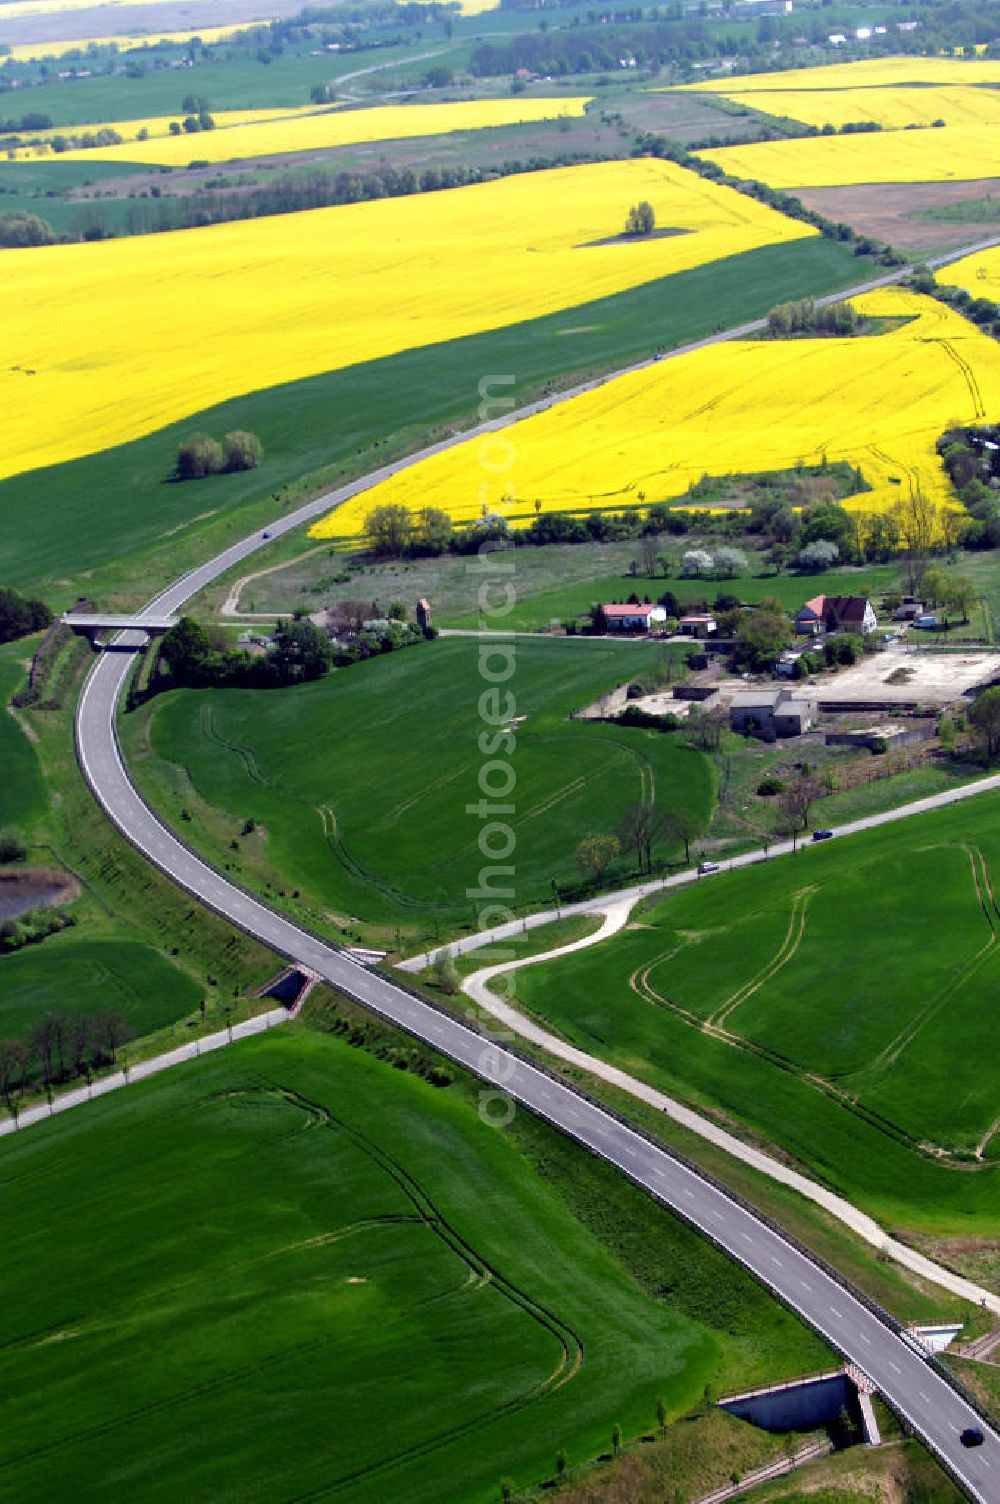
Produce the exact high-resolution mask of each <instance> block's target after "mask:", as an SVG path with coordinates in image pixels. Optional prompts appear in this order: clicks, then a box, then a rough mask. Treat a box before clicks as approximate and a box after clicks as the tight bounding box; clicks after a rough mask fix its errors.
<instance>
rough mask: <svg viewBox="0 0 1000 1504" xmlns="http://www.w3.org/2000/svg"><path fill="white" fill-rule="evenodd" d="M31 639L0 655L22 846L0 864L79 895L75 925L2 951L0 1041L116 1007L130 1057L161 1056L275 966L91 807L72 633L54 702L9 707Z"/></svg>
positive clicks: (218, 1018) (3, 817) (5, 785)
mask: <svg viewBox="0 0 1000 1504" xmlns="http://www.w3.org/2000/svg"><path fill="white" fill-rule="evenodd" d="M35 643H36V639H31V640H28V641H26V642H20V643H11V644H9V645H7V646H6V647H4V648H2V649H0V705H2V707H3V708H2V709H0V766H2V768H3V781H2V784H0V828H14V829H17V830H18V831H19V832H20V833H21V834H22V836H23V839H24V841H25V844H26V846H27V856H26V858H25V861H24V862H23V863H19V864H17V865H16V866H14V867H12V868H10V869H7V870H12V871H17V870H19V869H20V868H22V867H25V868H29V869H33V870H53V871H56V872H60V873H66V874H69V875H70V876H71V877H72V878H74V879H75V880H76V882H77V883H78V884H79V895H78V896H77V897H76V898H75V899H73V900H72V902H70V903H69V905H68V912H69V913H70V914H71V915H72V916H73V918H74V919H75V921H76V923H75V925H74V926H73V927H72V928H69V929H66V930H63V931H62V932H61V933H59V934H58V935H54V936H50V937H49V938H48V939H46V940H44V941H43V942H42V943H41V944H35V945H29V946H25V947H23V948H22V949H20V950H16V951H14V952H12V953H11V954H8V955H2V956H0V1037H2V1038H5V1039H9V1038H14V1037H17V1036H20V1035H22V1034H24V1033H26V1032H27V1031H28V1030H29V1029H30V1027H31V1025H32V1024H33V1023H34V1022H37V1020H38V1019H39V1018H40V1017H41V1016H42V1015H43V1014H44V1013H45V1012H47V1011H56V1010H58V1011H60V1012H65V1013H84V1014H89V1015H94V1014H97V1013H100V1012H103V1011H104V1010H107V1009H111V1008H118V1009H120V1010H121V1012H122V1013H123V1015H124V1017H125V1020H126V1023H127V1025H128V1027H129V1029H130V1031H131V1033H132V1035H133V1037H134V1043H133V1044H132V1045H130V1047H129V1053H130V1054H131V1055H132V1056H133V1057H135V1056H136V1055H139V1054H147V1053H150V1052H152V1051H153V1050H154V1049H158V1048H168V1047H169V1045H170V1044H171V1043H177V1042H179V1041H180V1039H182V1038H190V1037H192V1035H193V1034H194V1033H196V1032H199V1031H200V1030H202V1029H203V1028H205V1029H208V1028H218V1027H219V1026H220V1023H221V1022H222V1020H223V1019H224V1018H225V1017H226V1016H227V1010H228V1009H236V1010H240V1009H241V1008H245V1007H246V1004H245V1003H241V1001H240V1000H241V999H242V998H244V995H245V993H246V991H247V989H248V988H251V987H253V986H255V985H259V984H260V983H262V982H264V981H265V980H266V979H267V978H268V977H269V976H271V975H273V974H274V972H275V971H276V970H277V969H278V966H279V962H278V961H277V960H276V958H275V957H273V956H271V955H270V954H269V952H267V951H265V950H264V949H263V948H262V947H261V946H259V945H257V944H256V943H255V942H254V941H252V940H249V939H247V938H246V937H244V936H242V935H239V934H237V933H236V932H234V931H231V930H230V929H229V928H228V927H227V926H224V925H222V924H221V923H220V922H219V921H218V920H216V919H214V918H213V917H212V916H211V915H209V914H208V913H207V912H206V911H205V910H203V909H201V908H200V907H199V906H197V905H195V904H193V903H191V902H190V900H188V899H187V898H186V897H185V896H184V895H183V894H181V893H180V892H179V891H178V890H177V889H176V888H174V886H173V885H172V884H170V883H168V882H166V880H165V879H163V878H161V877H159V876H158V875H157V874H156V873H155V872H154V871H153V869H152V868H151V867H150V866H149V865H148V863H147V862H145V861H144V860H142V859H141V858H140V857H139V856H137V855H136V854H135V853H134V852H133V851H132V849H131V847H130V846H128V845H126V843H125V842H124V841H123V840H122V839H121V838H120V837H119V836H118V835H117V834H116V833H115V832H114V831H113V830H112V827H111V826H110V824H109V823H108V821H107V820H106V819H105V817H104V816H103V814H102V813H101V812H100V810H99V809H98V807H97V805H96V804H95V803H94V800H93V798H92V797H91V795H90V793H89V792H88V790H87V789H86V787H85V786H84V784H83V781H82V780H81V778H80V775H79V771H78V768H77V764H76V756H75V750H74V747H73V728H72V721H73V706H74V703H75V696H76V688H77V686H78V685H79V683H80V682H81V681H82V676H83V674H84V672H85V671H86V668H87V666H88V664H89V662H90V654H89V652H88V651H87V649H86V647H85V646H83V644H81V643H80V642H79V641H78V640H76V639H74V641H73V642H72V643H71V644H70V646H69V647H68V648H67V649H66V650H65V651H64V654H63V657H62V659H61V661H60V663H59V664H57V666H56V670H55V672H54V674H53V677H52V680H51V681H50V686H52V687H54V686H61V688H60V698H61V701H62V707H63V708H61V709H54V710H42V709H30V710H21V711H18V712H17V719H15V718H14V716H13V715H12V714H11V713H10V712H9V710H8V709H7V704H8V700H9V697H10V695H11V694H12V693H14V692H15V691H16V690H17V689H19V688H21V687H22V686H23V684H24V682H25V660H26V659H28V660H30V656H31V653H32V651H33V649H34V647H35ZM250 1006H251V1007H252V1008H256V1007H257V1006H258V1005H257V1004H252V1005H250Z"/></svg>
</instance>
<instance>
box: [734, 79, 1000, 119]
mask: <svg viewBox="0 0 1000 1504" xmlns="http://www.w3.org/2000/svg"><path fill="white" fill-rule="evenodd" d="M779 78H780V75H779ZM722 98H724V99H729V100H731V101H732V102H733V103H735V104H746V105H752V107H753V108H754V109H755V110H763V111H764V112H765V113H766V114H768V115H787V116H788V117H789V118H790V119H792V120H800V121H801V122H802V123H803V125H814V126H816V127H818V128H819V129H822V127H823V126H824V125H834V126H841V125H848V124H854V123H856V122H858V121H869V120H871V121H874V122H875V123H876V124H877V125H881V126H882V127H883V128H884V129H885V130H902V129H905V127H906V126H926V125H933V124H934V122H935V121H936V120H943V121H944V123H945V124H946V125H1000V89H988V88H979V87H976V86H974V85H970V84H954V85H951V86H948V85H943V86H941V87H938V88H936V87H929V88H923V89H910V88H906V87H899V88H894V89H893V88H886V89H876V88H868V89H783V88H781V87H777V88H776V89H775V90H774V92H773V93H771V92H768V91H765V90H763V89H762V90H760V91H759V92H758V91H755V92H754V94H753V95H752V97H751V96H749V95H745V94H739V93H733V94H730V93H729V92H728V91H727V92H726V93H725V94H723V95H722Z"/></svg>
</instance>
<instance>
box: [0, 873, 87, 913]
mask: <svg viewBox="0 0 1000 1504" xmlns="http://www.w3.org/2000/svg"><path fill="white" fill-rule="evenodd" d="M76 894H77V885H76V883H75V882H74V881H73V879H72V878H71V877H67V876H66V874H65V873H63V872H45V871H38V870H37V869H36V870H34V871H32V870H30V869H29V870H25V871H20V872H0V920H2V919H17V918H18V917H19V916H20V915H21V914H27V912H28V910H29V909H44V908H48V907H49V905H50V904H54V903H69V902H70V901H71V899H73V898H75V897H76Z"/></svg>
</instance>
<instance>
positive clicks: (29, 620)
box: [0, 587, 52, 642]
mask: <svg viewBox="0 0 1000 1504" xmlns="http://www.w3.org/2000/svg"><path fill="white" fill-rule="evenodd" d="M51 622H52V612H51V611H50V610H49V608H48V606H47V605H46V604H45V602H44V601H40V600H37V599H34V598H26V597H25V596H23V595H19V594H18V592H17V591H16V590H9V589H4V588H3V587H0V642H14V641H15V640H16V639H17V638H18V637H30V636H31V635H32V633H33V632H41V631H43V630H44V629H45V628H46V627H47V626H49V625H50V624H51Z"/></svg>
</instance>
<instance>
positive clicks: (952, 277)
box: [937, 225, 1000, 302]
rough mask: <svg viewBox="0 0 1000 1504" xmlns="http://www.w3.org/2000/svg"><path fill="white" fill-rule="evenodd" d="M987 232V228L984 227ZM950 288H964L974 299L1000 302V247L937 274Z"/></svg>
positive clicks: (939, 279) (965, 259)
mask: <svg viewBox="0 0 1000 1504" xmlns="http://www.w3.org/2000/svg"><path fill="white" fill-rule="evenodd" d="M983 229H984V231H985V229H986V226H985V225H984V226H983ZM937 277H938V281H939V282H943V283H945V284H946V285H947V286H949V287H964V288H965V289H966V291H967V292H970V293H971V294H972V296H973V297H974V298H992V299H993V301H994V302H1000V247H996V248H994V249H993V250H989V251H980V252H979V253H978V254H977V255H975V256H966V257H964V259H963V260H961V261H952V262H951V263H950V264H949V265H948V266H946V267H944V268H943V269H942V270H941V271H939V272H938V274H937Z"/></svg>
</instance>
